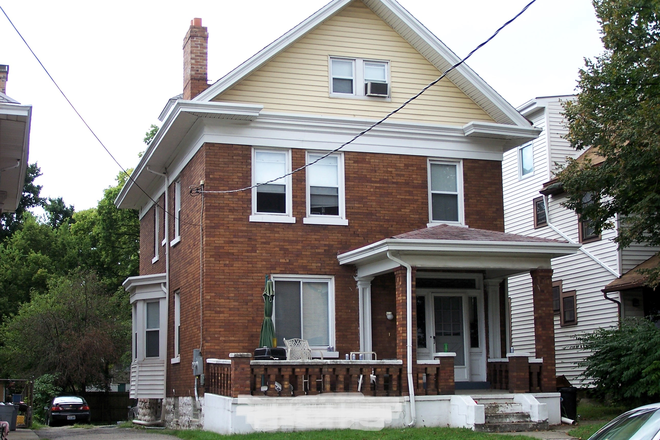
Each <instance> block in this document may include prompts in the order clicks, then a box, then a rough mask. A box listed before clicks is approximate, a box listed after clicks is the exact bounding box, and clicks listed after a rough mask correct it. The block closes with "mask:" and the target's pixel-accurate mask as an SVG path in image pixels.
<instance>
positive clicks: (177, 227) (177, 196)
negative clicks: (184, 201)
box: [170, 179, 182, 246]
mask: <svg viewBox="0 0 660 440" xmlns="http://www.w3.org/2000/svg"><path fill="white" fill-rule="evenodd" d="M181 209H182V208H181V179H177V180H176V182H174V240H172V243H171V244H170V245H171V246H174V244H176V243H178V242H179V241H181ZM175 242H176V243H175Z"/></svg>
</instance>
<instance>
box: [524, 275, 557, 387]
mask: <svg viewBox="0 0 660 440" xmlns="http://www.w3.org/2000/svg"><path fill="white" fill-rule="evenodd" d="M530 273H531V275H532V292H533V301H534V338H535V343H536V357H537V358H543V367H542V368H541V391H543V392H551V391H557V379H556V369H555V318H554V316H555V315H554V312H553V310H552V269H534V270H532V271H531V272H530Z"/></svg>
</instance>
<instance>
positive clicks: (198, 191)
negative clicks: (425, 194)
mask: <svg viewBox="0 0 660 440" xmlns="http://www.w3.org/2000/svg"><path fill="white" fill-rule="evenodd" d="M535 2H536V0H532V1H530V2H529V3H528V4H527V5H526V6H525V7H524V8H523V9H522V10H521V11H520V12H518V14H516V15H515V16H514V17H513V18H511V19H510V20H508V21H507V22H506V23H504V24H503V25H502V26H500V27H499V28H498V29H497V30H496V31H495V32H494V33H493V34H492V35H491V36H490V37H489V38H488V39H487V40H485V41H484V42H482V43H481V44H479V45H478V46H477V47H475V48H474V49H472V51H470V53H468V54H467V56H465V57H464V58H463V59H461V60H460V61H458V62H457V63H456V64H454V65H453V66H451V67H450V68H449V69H447V70H445V72H444V73H443V74H442V75H440V76H439V77H438V78H437V79H436V80H434V81H432V82H431V83H429V84H428V85H427V86H426V87H424V88H423V89H422V90H420V91H419V92H418V93H417V94H416V95H414V96H412V97H411V98H409V99H408V100H407V101H405V102H404V103H403V104H401V105H400V106H399V107H397V108H396V109H394V110H392V111H391V112H390V113H388V114H387V115H385V116H384V117H383V118H381V119H380V120H378V121H376V122H374V123H373V124H372V125H370V126H369V127H367V128H366V129H364V130H362V131H361V132H359V133H358V134H356V135H355V136H353V137H352V138H351V139H350V140H348V141H346V142H344V143H343V144H341V145H340V146H339V147H337V148H335V149H333V150H331V151H329V152H327V153H325V154H324V155H322V156H320V157H318V158H317V159H315V160H314V161H312V162H310V163H308V164H305V165H303V166H301V167H298V168H296V169H294V170H292V171H290V172H288V173H286V174H284V175H282V176H279V177H276V178H274V179H271V180H268V181H266V182H261V183H257V184H255V185H250V186H246V187H243V188H238V189H232V190H221V191H210V190H204V189H203V188H202V187H193V188H190V194H191V195H193V196H194V195H199V194H230V193H237V192H243V191H248V190H251V189H253V188H257V187H259V186H263V185H268V184H270V183H273V182H276V181H278V180H281V179H283V178H286V177H288V176H291V175H293V174H295V173H298V172H300V171H302V170H304V169H306V168H307V167H310V166H312V165H314V164H315V163H317V162H320V161H321V160H323V159H325V158H326V157H328V156H330V155H332V154H334V153H336V152H338V151H340V150H342V149H344V148H345V147H346V146H348V145H350V144H352V143H353V142H355V141H356V140H358V139H359V138H360V137H362V136H364V135H365V134H367V133H369V132H370V131H372V130H373V129H375V128H376V127H378V126H379V125H381V124H382V123H383V122H385V121H387V120H388V119H389V118H391V117H392V116H393V115H395V114H396V113H398V112H399V111H401V110H402V109H403V108H405V107H406V106H407V105H408V104H410V103H411V102H413V101H414V100H415V99H417V98H419V97H420V96H421V95H422V94H423V93H425V92H426V91H427V90H428V89H430V88H431V87H433V86H434V85H436V84H437V83H438V82H440V81H441V80H442V79H443V78H445V77H446V76H447V75H448V74H449V73H450V72H451V71H452V70H454V69H456V68H457V67H459V66H460V65H461V64H463V63H465V62H466V61H467V60H468V59H469V58H470V57H471V56H472V55H473V54H474V53H475V52H476V51H478V50H479V49H481V48H482V47H484V46H485V45H486V44H488V43H489V42H490V41H491V40H492V39H493V38H495V37H496V36H497V34H499V33H500V31H502V29H504V28H505V27H507V26H508V25H510V24H511V23H513V22H514V21H515V20H516V19H517V18H518V17H520V16H521V15H522V14H523V13H525V11H527V9H528V8H529V7H530V6H531V5H532V4H534V3H535ZM0 10H2V13H3V14H4V15H5V17H7V20H8V21H9V23H10V24H11V26H12V27H13V28H14V30H15V31H16V33H17V34H18V36H19V37H20V38H21V40H23V43H25V45H26V46H27V48H28V50H29V51H30V52H31V53H32V55H33V56H34V58H35V59H36V60H37V62H38V63H39V65H41V67H42V69H43V70H44V71H45V72H46V75H48V77H49V78H50V80H51V81H52V82H53V84H54V85H55V87H56V88H57V90H59V92H60V93H61V94H62V96H63V97H64V99H65V100H66V102H67V103H68V104H69V106H70V107H71V108H72V109H73V111H74V112H75V113H76V115H77V116H78V117H79V118H80V120H81V121H82V122H83V124H84V125H85V127H87V129H88V130H89V131H90V132H91V133H92V135H93V136H94V138H96V140H97V141H98V143H99V144H100V145H101V147H103V149H104V150H105V151H106V153H107V154H108V155H109V156H110V157H111V158H112V160H113V161H114V162H115V163H116V164H117V166H118V167H119V168H120V169H121V170H122V171H123V172H124V173H125V174H126V175H127V176H128V179H129V180H130V181H131V182H132V183H133V184H135V186H136V187H137V188H139V189H140V191H142V193H144V195H146V196H147V197H148V198H149V200H151V201H152V202H153V203H154V204H155V205H158V206H160V205H159V204H158V202H156V201H155V200H154V199H153V198H152V197H151V196H150V195H149V194H148V193H147V192H146V191H145V190H144V189H143V188H142V187H141V186H140V185H139V184H138V183H137V181H136V180H135V179H134V178H133V176H131V175H130V174H129V173H128V172H127V171H126V170H125V169H124V167H122V166H121V164H120V163H119V161H118V160H117V159H116V158H115V157H114V156H113V154H112V153H111V152H110V150H108V148H107V147H106V146H105V144H104V143H103V142H102V141H101V139H100V138H99V137H98V136H97V135H96V133H95V132H94V130H93V129H92V128H91V127H90V126H89V124H87V121H86V120H85V118H84V117H83V116H82V115H81V114H80V113H79V112H78V110H77V109H76V107H75V106H74V105H73V103H72V102H71V101H70V100H69V98H68V97H67V95H66V94H65V93H64V91H62V89H61V88H60V86H59V85H58V84H57V81H55V79H54V78H53V77H52V76H51V74H50V73H49V72H48V69H46V67H45V66H44V65H43V63H42V62H41V60H40V59H39V57H38V56H37V54H35V53H34V51H33V50H32V48H31V47H30V45H29V44H28V42H27V41H26V40H25V38H23V35H22V34H21V33H20V31H19V30H18V29H17V28H16V26H15V25H14V23H13V22H12V21H11V19H10V18H9V16H8V15H7V13H6V12H5V10H4V8H2V6H0ZM162 209H163V212H165V213H166V214H168V215H170V216H172V217H174V216H175V214H173V213H170V212H167V210H165V208H164V207H162ZM179 221H181V220H179Z"/></svg>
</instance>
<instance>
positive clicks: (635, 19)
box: [558, 0, 660, 285]
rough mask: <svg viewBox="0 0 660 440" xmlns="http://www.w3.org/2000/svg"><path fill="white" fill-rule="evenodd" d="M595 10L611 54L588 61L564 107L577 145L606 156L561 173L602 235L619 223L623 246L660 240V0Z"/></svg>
mask: <svg viewBox="0 0 660 440" xmlns="http://www.w3.org/2000/svg"><path fill="white" fill-rule="evenodd" d="M594 7H595V9H596V15H597V17H598V20H599V22H600V25H601V28H602V40H603V44H604V46H605V52H604V53H603V54H602V55H600V56H598V57H596V58H595V60H593V61H591V60H586V65H585V68H584V69H582V70H580V78H579V81H578V94H577V99H576V100H575V101H574V102H567V103H566V104H565V107H564V108H565V114H566V119H567V121H568V128H569V132H568V136H567V139H568V140H569V141H570V143H571V145H572V146H573V147H575V148H576V149H578V150H582V149H585V148H589V147H591V148H592V149H593V150H594V152H595V153H597V155H599V156H601V157H602V158H603V161H602V163H598V164H595V163H593V162H591V161H590V160H579V161H576V160H569V161H568V163H567V165H566V166H565V167H560V173H559V174H558V178H559V180H560V181H561V182H562V184H563V185H564V189H565V190H566V192H567V195H568V201H567V202H566V206H567V207H569V208H571V209H574V210H575V211H576V212H577V213H578V214H579V215H580V216H581V217H582V218H583V219H586V220H588V221H590V222H591V224H592V225H593V226H594V228H595V230H596V232H597V233H599V232H600V231H602V230H603V229H611V228H614V227H615V222H616V221H617V220H618V221H619V222H620V227H619V228H618V229H617V232H618V236H617V238H616V242H617V243H618V245H619V247H620V248H624V247H626V246H629V245H630V244H632V243H647V244H649V245H660V173H659V172H658V170H660V136H658V135H659V134H660V45H658V44H657V43H658V40H659V39H660V2H658V1H657V0H594ZM659 273H660V268H658V269H656V270H655V271H654V272H653V273H652V274H651V275H652V276H651V278H650V281H651V284H652V285H655V284H657V281H658V278H657V275H658V274H659Z"/></svg>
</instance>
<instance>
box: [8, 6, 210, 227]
mask: <svg viewBox="0 0 660 440" xmlns="http://www.w3.org/2000/svg"><path fill="white" fill-rule="evenodd" d="M0 10H1V11H2V13H3V14H4V15H5V17H7V21H9V24H11V26H12V27H13V28H14V30H15V31H16V33H17V34H18V36H19V37H20V38H21V40H23V43H25V46H26V47H27V48H28V50H29V51H30V53H31V54H32V56H33V57H34V58H35V59H36V60H37V62H38V63H39V65H40V66H41V68H42V69H43V70H44V72H46V75H48V78H50V80H51V81H52V82H53V84H54V85H55V87H56V88H57V90H58V91H59V92H60V94H61V95H62V96H63V97H64V100H65V101H66V102H67V103H68V104H69V106H70V107H71V109H73V111H74V113H75V114H76V115H77V116H78V118H79V119H80V120H81V121H82V123H83V124H84V125H85V127H87V130H89V132H90V133H91V134H92V136H94V138H95V139H96V140H97V141H98V143H99V144H100V145H101V147H103V149H104V150H105V152H106V153H108V156H110V158H112V160H113V161H114V162H115V163H116V164H117V166H118V167H119V169H120V170H121V171H122V172H123V173H124V174H125V175H126V176H127V177H128V179H129V180H130V181H131V182H133V184H135V186H136V187H137V188H138V189H139V190H140V191H142V193H144V195H146V196H147V197H148V198H149V200H151V201H152V202H153V203H154V204H155V205H158V206H159V207H160V208H161V209H162V210H163V212H164V213H165V214H167V215H170V216H172V218H175V214H173V213H171V212H168V211H167V210H166V209H165V207H164V206H160V204H159V203H158V202H157V201H155V200H154V199H153V198H152V197H151V196H150V195H149V194H148V193H147V192H146V191H145V190H144V189H143V188H142V187H141V186H140V185H139V184H138V183H137V181H136V180H135V179H134V178H133V176H132V175H131V173H129V172H127V171H126V169H125V168H124V167H123V166H122V165H121V164H120V163H119V161H118V160H117V159H116V158H115V156H114V155H113V154H112V153H111V152H110V150H109V149H108V148H107V147H106V146H105V144H104V143H103V141H102V140H101V139H100V138H99V137H98V136H97V135H96V132H95V131H94V130H93V129H92V127H91V126H90V125H89V124H88V123H87V121H86V120H85V118H84V117H83V116H82V115H81V114H80V112H78V109H77V108H76V106H75V105H73V103H72V102H71V100H69V98H68V96H67V95H66V93H64V91H63V90H62V89H61V88H60V86H59V84H58V83H57V81H55V78H53V77H52V75H51V74H50V72H49V71H48V69H47V68H46V66H44V64H43V63H42V62H41V60H40V59H39V57H38V56H37V54H36V53H35V52H34V51H33V50H32V47H30V45H29V44H28V42H27V40H25V38H24V37H23V35H22V34H21V32H20V31H19V30H18V28H17V27H16V25H14V22H13V21H12V20H11V18H9V15H7V12H5V10H4V8H3V7H2V6H0ZM179 221H181V220H179ZM181 223H184V222H181ZM186 224H190V225H193V226H198V225H197V224H196V223H186Z"/></svg>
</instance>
